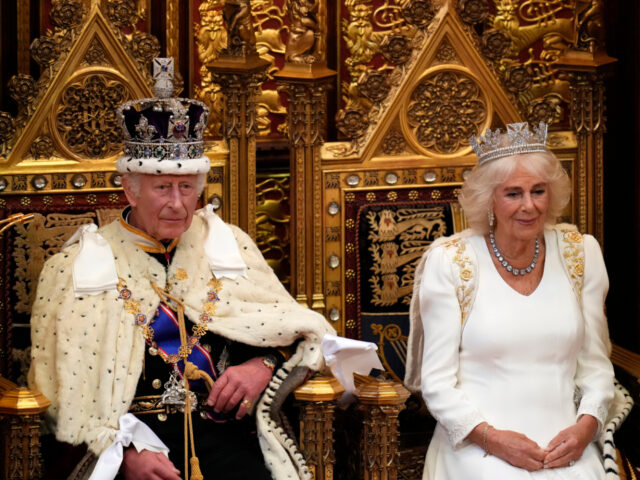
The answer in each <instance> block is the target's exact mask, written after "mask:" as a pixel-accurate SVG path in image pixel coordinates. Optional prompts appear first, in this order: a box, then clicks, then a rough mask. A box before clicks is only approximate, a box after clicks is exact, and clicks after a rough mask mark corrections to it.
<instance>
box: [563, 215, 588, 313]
mask: <svg viewBox="0 0 640 480" xmlns="http://www.w3.org/2000/svg"><path fill="white" fill-rule="evenodd" d="M559 233H560V239H561V240H562V243H563V245H564V249H563V252H562V256H563V257H564V262H565V265H566V267H567V271H568V272H569V278H570V279H571V283H572V284H573V288H574V290H575V292H576V296H577V297H578V301H582V284H583V278H582V277H583V275H584V246H583V244H582V241H583V239H582V235H581V234H580V233H579V232H576V231H575V230H571V229H569V228H559Z"/></svg>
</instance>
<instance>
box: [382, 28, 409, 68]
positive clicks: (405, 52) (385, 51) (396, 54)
mask: <svg viewBox="0 0 640 480" xmlns="http://www.w3.org/2000/svg"><path fill="white" fill-rule="evenodd" d="M380 53H382V55H383V56H384V58H385V59H386V60H387V61H388V62H390V63H393V64H394V65H404V64H405V63H407V61H409V59H410V58H411V45H410V42H409V39H408V38H407V37H405V36H404V35H395V34H394V35H387V36H385V37H384V39H383V40H382V43H381V44H380Z"/></svg>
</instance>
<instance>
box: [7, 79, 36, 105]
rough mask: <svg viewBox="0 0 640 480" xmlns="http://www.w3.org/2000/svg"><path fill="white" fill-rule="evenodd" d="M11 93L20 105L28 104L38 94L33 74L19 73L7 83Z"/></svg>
mask: <svg viewBox="0 0 640 480" xmlns="http://www.w3.org/2000/svg"><path fill="white" fill-rule="evenodd" d="M7 87H8V88H9V95H11V98H13V99H14V100H15V101H16V102H18V103H19V104H20V105H28V104H29V103H31V101H32V100H33V98H34V97H35V95H36V82H35V81H34V80H33V77H32V76H31V75H24V74H22V73H19V74H18V75H14V76H13V77H11V80H9V83H8V84H7Z"/></svg>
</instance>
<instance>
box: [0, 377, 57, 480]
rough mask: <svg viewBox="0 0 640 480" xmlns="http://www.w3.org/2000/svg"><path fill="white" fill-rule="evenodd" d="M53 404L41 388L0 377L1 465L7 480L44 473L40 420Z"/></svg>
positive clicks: (21, 478)
mask: <svg viewBox="0 0 640 480" xmlns="http://www.w3.org/2000/svg"><path fill="white" fill-rule="evenodd" d="M49 405H51V402H49V400H47V399H46V398H45V397H44V395H42V394H41V393H40V392H38V391H33V390H28V389H27V388H24V387H16V385H15V384H13V383H12V382H10V381H9V380H7V379H5V378H2V377H0V439H2V441H1V442H0V445H2V447H1V448H0V450H1V451H2V453H1V455H2V458H1V459H0V465H1V470H2V475H3V477H2V478H4V479H6V480H24V479H25V478H28V479H33V480H37V479H38V478H40V477H41V475H42V466H41V455H40V422H41V420H42V418H41V417H42V414H43V413H44V411H45V410H46V409H47V408H48V407H49Z"/></svg>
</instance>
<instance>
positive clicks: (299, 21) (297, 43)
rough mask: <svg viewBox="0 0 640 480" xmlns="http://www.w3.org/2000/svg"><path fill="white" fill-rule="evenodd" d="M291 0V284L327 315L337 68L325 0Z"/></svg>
mask: <svg viewBox="0 0 640 480" xmlns="http://www.w3.org/2000/svg"><path fill="white" fill-rule="evenodd" d="M309 3H310V2H308V1H304V2H303V1H301V0H289V1H288V2H287V11H288V12H289V20H290V34H289V39H288V42H287V48H286V52H285V65H284V68H283V69H282V70H280V71H279V72H278V73H276V74H275V77H276V80H277V81H278V85H279V87H280V90H281V91H284V92H286V93H288V95H289V106H288V116H287V121H288V123H287V127H288V135H289V150H290V172H291V186H292V188H291V192H290V196H291V205H292V214H291V222H292V228H291V232H292V235H291V236H292V240H291V245H294V246H295V248H293V249H292V251H291V265H292V272H291V278H292V281H291V286H292V294H293V295H294V297H295V298H296V300H297V301H298V302H299V303H301V304H303V305H305V306H308V307H310V308H312V309H313V310H315V311H317V312H319V313H322V314H324V309H325V301H324V288H323V255H322V252H323V242H322V232H323V222H322V218H323V215H322V164H321V157H320V148H321V146H322V144H323V142H324V138H323V136H324V132H325V126H326V125H325V115H326V101H327V100H326V98H327V89H328V88H329V87H330V86H331V85H332V84H333V79H334V77H335V75H336V72H334V71H333V70H330V69H329V68H327V66H326V54H325V52H326V31H327V28H326V24H327V23H326V9H325V1H324V0H316V1H315V2H312V3H313V7H311V8H309V7H308V4H309Z"/></svg>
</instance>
